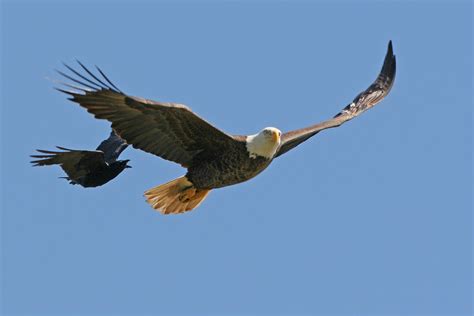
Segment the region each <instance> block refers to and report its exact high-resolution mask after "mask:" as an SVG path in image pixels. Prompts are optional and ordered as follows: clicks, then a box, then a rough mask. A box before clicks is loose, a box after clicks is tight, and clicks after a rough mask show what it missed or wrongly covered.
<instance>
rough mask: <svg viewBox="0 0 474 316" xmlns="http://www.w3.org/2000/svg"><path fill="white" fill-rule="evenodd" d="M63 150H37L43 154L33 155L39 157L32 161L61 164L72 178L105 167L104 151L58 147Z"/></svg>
mask: <svg viewBox="0 0 474 316" xmlns="http://www.w3.org/2000/svg"><path fill="white" fill-rule="evenodd" d="M57 148H58V149H60V150H63V151H49V150H41V149H38V150H37V151H38V152H40V153H42V154H43V155H32V156H31V157H33V158H37V159H38V160H33V161H31V163H32V164H33V166H51V165H60V166H61V168H62V169H63V170H64V172H66V174H67V175H68V176H69V178H70V179H72V180H75V179H80V178H82V177H84V176H86V175H87V174H88V173H89V172H91V171H94V170H95V169H96V168H99V167H105V166H106V163H105V161H104V153H103V152H102V151H88V150H73V149H68V148H64V147H59V146H58V147H57Z"/></svg>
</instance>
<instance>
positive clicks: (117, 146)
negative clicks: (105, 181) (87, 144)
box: [96, 130, 128, 163]
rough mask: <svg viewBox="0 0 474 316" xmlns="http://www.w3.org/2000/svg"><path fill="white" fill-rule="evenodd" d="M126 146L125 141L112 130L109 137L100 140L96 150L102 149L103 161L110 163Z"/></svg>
mask: <svg viewBox="0 0 474 316" xmlns="http://www.w3.org/2000/svg"><path fill="white" fill-rule="evenodd" d="M127 147H128V145H127V143H126V142H125V141H124V140H123V139H121V138H120V137H119V136H118V135H117V134H116V133H115V132H114V131H113V130H112V132H110V136H109V138H107V139H106V140H104V141H102V142H101V143H100V145H99V146H98V147H97V149H96V150H100V151H103V152H104V157H105V161H106V162H107V163H112V162H114V161H116V160H117V158H118V157H119V156H120V154H121V153H122V151H124V150H125V149H126V148H127Z"/></svg>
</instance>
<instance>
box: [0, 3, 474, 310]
mask: <svg viewBox="0 0 474 316" xmlns="http://www.w3.org/2000/svg"><path fill="white" fill-rule="evenodd" d="M1 20H2V93H1V96H2V101H1V103H2V107H1V120H2V121H1V135H2V140H1V144H2V154H1V156H0V157H1V158H0V159H1V165H2V171H1V173H2V177H1V179H2V185H1V188H2V198H1V200H2V256H1V259H2V260H1V263H2V280H1V283H2V302H1V303H2V311H3V314H5V315H40V314H41V315H106V314H107V315H468V314H470V313H472V303H471V302H472V270H471V268H472V256H471V255H472V237H473V235H472V197H471V196H472V175H473V173H472V105H473V102H472V66H473V65H472V59H473V58H472V56H473V55H472V40H473V34H472V4H471V3H470V2H468V1H464V2H461V1H445V2H425V1H411V2H395V1H392V2H378V1H371V2H357V3H355V2H354V3H349V2H344V1H339V2H329V1H328V2H319V1H314V2H312V1H305V2H270V1H261V2H254V3H250V2H245V1H232V2H213V1H208V2H199V1H196V2H187V1H179V2H171V1H166V2H160V1H156V2H145V1H142V2H140V1H136V2H135V1H134V2H132V1H129V2H110V1H103V2H92V1H83V2H69V3H67V4H66V3H63V2H59V1H51V2H44V1H43V2H40V1H34V2H33V1H32V2H26V1H3V2H2V18H1ZM390 39H391V40H393V44H394V50H395V53H396V55H397V62H398V69H397V78H396V82H395V86H394V88H393V89H392V92H391V94H390V95H389V96H388V97H387V98H386V99H385V100H384V101H383V102H382V103H380V104H379V105H378V106H377V107H376V108H374V109H372V110H370V111H369V112H367V113H365V114H364V115H362V116H360V117H358V118H357V119H355V120H353V121H351V122H349V123H347V124H346V125H344V126H342V127H340V128H337V129H332V130H328V131H326V132H323V133H321V134H319V135H317V136H316V137H315V138H313V139H311V140H310V141H308V142H306V143H305V144H303V145H301V146H299V147H298V148H297V149H296V150H293V151H291V152H289V153H288V154H286V155H284V156H282V157H280V158H278V159H277V160H276V161H274V163H273V164H272V165H271V166H270V167H269V168H268V169H267V170H266V171H265V172H264V173H262V174H261V175H260V176H258V177H257V178H255V179H253V180H251V181H249V182H247V183H244V184H241V185H237V186H231V187H227V188H223V189H219V190H215V191H213V192H211V194H210V195H209V197H208V198H207V199H206V201H205V202H204V203H203V204H202V205H201V206H200V207H199V208H198V209H197V210H195V211H193V212H190V213H188V214H186V215H182V216H162V215H160V214H158V213H156V212H154V211H153V210H152V209H151V208H150V207H149V206H148V205H147V204H146V203H145V201H144V198H143V196H142V195H143V192H144V191H145V190H147V189H149V188H151V187H153V186H156V185H158V184H161V183H164V182H167V181H169V180H171V179H174V178H176V177H178V176H180V175H182V174H184V172H185V171H184V170H183V169H182V168H180V167H179V166H177V165H175V164H172V163H170V162H167V161H164V160H162V159H159V158H157V157H154V156H152V155H150V154H147V153H144V152H140V151H137V150H133V149H128V150H127V151H125V152H124V154H123V157H124V158H126V159H131V163H130V164H131V165H132V166H133V169H127V170H125V172H124V173H123V174H121V175H120V176H119V177H118V178H117V179H115V180H114V181H112V182H111V183H109V184H107V185H105V186H103V187H100V188H96V189H83V188H81V187H78V186H71V185H69V184H67V183H66V182H65V181H63V180H61V179H58V177H59V176H62V175H63V174H62V171H61V170H60V169H59V168H57V167H50V168H32V167H31V166H30V164H29V160H30V158H29V157H28V156H29V155H30V154H32V153H33V151H34V149H36V148H42V149H52V148H54V147H53V146H55V145H60V146H65V147H71V148H77V149H93V148H95V147H96V146H97V144H98V143H99V142H100V141H101V140H102V139H103V138H105V137H106V136H107V135H108V132H109V124H108V123H107V122H105V121H99V120H96V119H94V118H93V117H92V116H91V115H90V114H88V113H86V111H85V110H83V109H82V108H80V107H78V106H77V105H75V104H73V103H71V102H69V101H67V100H66V98H65V96H64V95H61V94H60V93H58V92H56V91H55V90H53V89H52V87H53V85H54V84H53V83H52V82H50V81H48V80H45V77H55V76H56V75H55V74H54V71H53V69H54V68H61V61H65V62H73V61H74V59H75V58H78V59H80V60H81V61H83V62H84V63H86V64H89V65H94V64H97V65H99V66H101V67H102V68H103V69H104V70H105V71H106V73H107V74H108V75H109V77H110V78H111V79H112V80H113V81H114V82H115V83H116V84H117V85H118V86H119V87H120V88H121V89H122V90H124V91H125V92H127V93H129V94H132V95H137V96H142V97H147V98H152V99H156V100H162V101H174V102H180V103H184V104H187V105H188V106H190V107H191V108H192V109H193V110H194V111H195V112H197V113H198V114H200V115H201V116H203V117H205V118H206V119H207V120H209V121H210V122H212V123H213V124H215V125H216V126H218V127H220V128H222V129H223V130H225V131H227V132H229V133H235V134H251V133H255V132H257V131H258V130H260V129H261V128H263V127H265V126H275V127H278V128H280V129H281V130H282V131H288V130H291V129H295V128H299V127H302V126H306V125H310V124H313V123H315V122H319V121H322V120H325V119H327V118H329V117H331V116H332V115H334V114H335V113H337V112H338V111H339V110H340V109H341V108H342V107H343V106H345V105H346V104H347V103H348V102H350V101H351V100H352V98H353V97H354V96H355V95H356V94H357V93H359V92H360V91H361V90H363V89H365V88H366V87H367V86H368V85H369V84H370V83H371V82H372V81H373V80H374V79H375V77H376V75H377V73H378V71H379V70H380V67H381V64H382V60H383V57H384V54H385V51H386V45H387V42H388V40H390Z"/></svg>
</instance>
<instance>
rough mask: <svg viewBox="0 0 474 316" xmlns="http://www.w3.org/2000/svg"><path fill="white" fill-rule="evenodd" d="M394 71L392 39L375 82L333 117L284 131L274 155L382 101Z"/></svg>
mask: <svg viewBox="0 0 474 316" xmlns="http://www.w3.org/2000/svg"><path fill="white" fill-rule="evenodd" d="M395 72H396V60H395V55H393V49H392V41H390V42H389V43H388V49H387V54H386V55H385V60H384V63H383V66H382V70H381V72H380V74H379V75H378V77H377V79H376V80H375V82H374V83H372V85H370V87H369V88H368V89H367V90H365V91H363V92H361V93H360V94H359V95H358V96H357V97H355V99H354V100H353V101H352V103H350V104H349V105H348V106H346V107H345V108H344V109H343V110H342V111H341V112H339V113H338V114H337V115H336V116H334V118H332V119H330V120H328V121H325V122H322V123H319V124H316V125H312V126H309V127H306V128H302V129H298V130H294V131H291V132H287V133H284V134H283V135H282V137H281V145H280V148H279V149H278V151H277V153H276V155H275V157H278V156H280V155H282V154H284V153H286V152H287V151H289V150H290V149H292V148H295V147H296V146H298V145H299V144H301V143H302V142H304V141H305V140H307V139H309V138H310V137H312V136H314V135H316V134H317V133H319V132H320V131H322V130H324V129H327V128H332V127H337V126H340V125H342V124H344V123H345V122H347V121H349V120H351V119H353V118H354V117H356V116H358V115H359V114H361V113H364V112H365V111H367V110H368V109H370V108H372V107H373V106H374V105H376V104H377V103H379V102H380V101H382V99H383V98H384V97H385V96H386V95H387V94H388V93H389V91H390V89H391V88H392V86H393V82H394V79H395Z"/></svg>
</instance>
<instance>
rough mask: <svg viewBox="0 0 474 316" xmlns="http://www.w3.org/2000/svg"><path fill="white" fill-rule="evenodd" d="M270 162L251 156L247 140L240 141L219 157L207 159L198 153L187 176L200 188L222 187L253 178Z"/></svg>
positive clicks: (269, 160)
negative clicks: (246, 144) (247, 147)
mask: <svg viewBox="0 0 474 316" xmlns="http://www.w3.org/2000/svg"><path fill="white" fill-rule="evenodd" d="M270 163H271V159H267V158H264V157H255V158H251V157H250V153H249V152H248V151H247V149H246V146H245V142H244V141H240V142H238V143H236V145H235V147H233V148H230V149H229V150H227V151H223V152H221V153H220V155H219V157H218V158H217V159H206V157H204V155H203V157H199V154H198V155H197V156H196V158H195V162H194V163H193V165H192V166H191V167H189V168H188V173H187V174H186V178H187V179H188V180H189V181H191V182H192V183H193V184H194V186H195V187H196V188H199V189H216V188H222V187H225V186H229V185H233V184H237V183H241V182H244V181H247V180H250V179H252V178H253V177H255V176H256V175H258V174H259V173H260V172H262V171H263V170H265V168H267V167H268V165H269V164H270Z"/></svg>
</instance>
